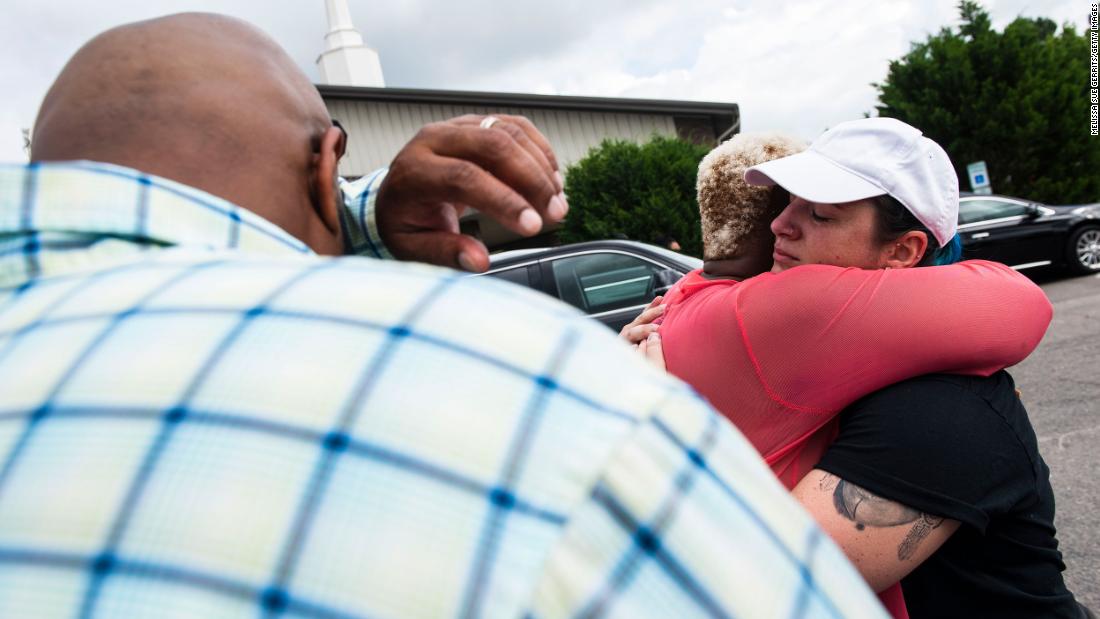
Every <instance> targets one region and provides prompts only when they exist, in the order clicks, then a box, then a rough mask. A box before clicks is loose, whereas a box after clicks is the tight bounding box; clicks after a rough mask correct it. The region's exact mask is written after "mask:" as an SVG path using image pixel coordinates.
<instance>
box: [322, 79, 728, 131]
mask: <svg viewBox="0 0 1100 619" xmlns="http://www.w3.org/2000/svg"><path fill="white" fill-rule="evenodd" d="M317 90H318V91H320V93H321V96H322V97H324V98H325V99H326V100H329V99H351V100H359V101H378V102H393V103H426V104H435V105H441V104H449V105H456V104H457V105H470V106H491V107H522V108H536V109H554V110H575V111H590V112H633V113H641V114H663V115H669V116H689V117H696V118H699V117H707V118H709V119H710V121H711V122H712V123H713V124H714V126H715V127H716V128H721V129H722V130H720V131H719V132H718V133H719V134H724V135H728V134H732V133H735V132H737V131H738V130H739V129H740V125H741V111H740V108H739V107H738V105H737V104H736V103H717V102H706V101H670V100H667V99H626V98H619V97H569V96H561V95H531V94H522V93H510V92H476V91H472V90H430V89H419V88H367V87H358V86H331V85H326V84H320V85H318V86H317ZM731 129H732V131H731Z"/></svg>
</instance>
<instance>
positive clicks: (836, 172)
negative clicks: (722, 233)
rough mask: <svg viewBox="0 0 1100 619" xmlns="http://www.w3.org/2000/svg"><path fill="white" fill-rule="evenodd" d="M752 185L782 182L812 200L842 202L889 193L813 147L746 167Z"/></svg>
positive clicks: (747, 178)
mask: <svg viewBox="0 0 1100 619" xmlns="http://www.w3.org/2000/svg"><path fill="white" fill-rule="evenodd" d="M745 182H746V183H748V184H750V185H779V186H780V187H782V188H783V189H786V190H787V191H789V192H791V194H793V195H796V196H798V197H800V198H803V199H805V200H809V201H810V202H821V203H824V204H841V203H844V202H853V201H855V200H863V199H865V198H871V197H874V196H881V195H882V194H884V193H888V192H887V191H886V190H885V189H883V188H882V187H879V186H878V185H876V184H874V183H872V182H870V181H868V180H866V179H864V178H863V177H861V176H859V175H857V174H854V173H852V172H849V171H848V170H845V169H844V168H842V167H840V166H838V165H837V164H835V163H833V162H832V161H830V160H828V159H826V158H825V157H822V156H821V155H819V154H817V153H815V152H814V151H811V150H806V151H802V152H801V153H798V154H795V155H791V156H789V157H783V158H782V159H773V160H772V161H767V162H764V163H761V164H760V165H755V166H753V167H751V168H749V169H748V170H745Z"/></svg>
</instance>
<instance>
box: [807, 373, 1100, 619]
mask: <svg viewBox="0 0 1100 619" xmlns="http://www.w3.org/2000/svg"><path fill="white" fill-rule="evenodd" d="M818 468H820V469H823V470H825V471H828V472H830V473H832V474H834V475H837V476H838V477H840V478H842V479H844V480H847V481H849V482H851V483H854V484H856V485H859V486H863V487H864V488H866V489H867V490H870V491H871V492H874V493H875V494H877V495H879V496H882V497H885V498H888V499H891V500H893V501H896V502H898V503H902V504H905V505H908V506H910V507H912V508H915V509H918V510H921V511H923V512H925V513H928V514H932V515H937V516H943V517H945V518H950V519H954V520H959V521H961V522H962V525H961V526H960V527H959V529H958V531H956V532H955V534H954V535H952V536H951V537H950V538H949V539H948V540H947V542H945V543H944V545H943V546H941V547H940V549H939V550H937V551H936V552H935V553H934V554H933V555H932V556H931V557H930V558H929V559H928V560H927V561H925V562H924V563H923V564H921V565H920V566H918V567H917V568H916V569H915V570H913V572H912V573H910V574H909V576H907V577H906V578H905V579H903V580H902V590H903V592H904V594H905V602H906V606H907V607H908V609H909V614H910V616H911V617H913V618H914V619H920V618H923V617H967V618H971V617H999V618H1000V617H1029V618H1030V617H1067V618H1073V619H1078V618H1079V617H1080V616H1081V615H1080V610H1079V609H1078V606H1077V604H1076V602H1075V601H1074V599H1073V595H1072V594H1070V592H1069V591H1068V590H1067V589H1066V585H1065V583H1064V581H1063V580H1062V571H1063V570H1064V569H1065V564H1064V563H1062V555H1061V553H1060V552H1059V551H1058V541H1057V539H1056V538H1055V531H1054V493H1053V491H1052V490H1051V487H1050V471H1049V469H1047V466H1046V463H1045V462H1043V459H1042V458H1041V457H1040V456H1039V449H1038V444H1037V441H1036V439H1035V431H1034V430H1033V429H1032V427H1031V422H1030V421H1029V420H1028V417H1027V411H1025V410H1024V407H1023V405H1022V404H1021V403H1020V399H1019V397H1017V395H1016V391H1015V385H1014V384H1013V382H1012V378H1011V377H1010V376H1009V375H1008V373H1007V372H1003V371H1002V372H998V373H996V374H994V375H993V376H991V377H989V378H978V377H966V376H951V375H941V374H935V375H929V376H922V377H920V378H916V379H912V380H909V381H905V382H902V383H898V384H896V385H893V386H891V387H888V388H886V389H883V390H881V391H879V392H877V393H874V394H872V395H870V396H868V397H866V398H864V399H862V400H860V401H859V402H856V403H855V404H853V405H852V406H850V407H849V408H848V409H847V410H845V411H844V413H842V416H841V421H840V436H839V437H838V438H837V440H836V442H835V443H834V444H833V445H832V446H831V447H830V448H829V450H828V451H827V452H826V454H825V456H824V458H823V459H822V461H821V463H820V464H819V465H818Z"/></svg>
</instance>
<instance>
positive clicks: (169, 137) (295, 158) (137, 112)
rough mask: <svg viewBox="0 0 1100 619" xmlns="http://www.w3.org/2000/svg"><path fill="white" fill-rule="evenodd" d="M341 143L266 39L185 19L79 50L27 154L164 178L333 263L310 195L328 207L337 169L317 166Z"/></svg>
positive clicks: (212, 18)
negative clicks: (262, 222)
mask: <svg viewBox="0 0 1100 619" xmlns="http://www.w3.org/2000/svg"><path fill="white" fill-rule="evenodd" d="M338 134H339V130H337V129H334V128H333V127H332V123H331V120H330V119H329V116H328V112H327V110H326V108H325V105H324V103H323V102H322V101H321V98H320V95H319V94H318V93H317V90H316V89H315V88H314V87H313V85H312V84H311V83H310V82H309V80H308V79H307V78H306V76H305V75H304V74H303V73H302V72H301V71H300V70H299V69H298V68H297V66H296V65H295V64H294V62H293V61H292V60H291V59H290V58H289V57H288V56H287V54H286V53H285V52H284V51H283V50H282V49H281V48H280V47H279V46H278V45H277V44H276V43H275V42H274V41H272V40H271V39H270V38H269V37H268V36H267V35H266V34H264V33H263V32H261V31H260V30H258V29H257V28H255V27H253V26H251V25H249V24H247V23H245V22H243V21H240V20H237V19H233V18H229V17H225V16H221V15H213V14H203V13H188V14H181V15H173V16H169V17H163V18H158V19H154V20H149V21H144V22H138V23H134V24H128V25H125V26H121V27H118V28H114V29H112V30H109V31H107V32H104V33H103V34H101V35H99V36H97V37H96V38H94V39H92V40H91V41H89V42H88V43H87V44H86V45H84V47H82V48H81V49H80V50H79V51H77V53H76V54H75V55H74V56H73V57H72V59H71V60H70V61H69V63H68V64H67V65H66V66H65V68H64V69H63V70H62V72H61V75H60V76H58V78H57V81H56V82H54V84H53V86H52V87H51V88H50V90H49V92H48V93H47V94H46V98H45V99H44V101H43V103H42V107H41V109H40V111H39V114H38V119H37V121H36V122H35V132H34V137H33V140H32V147H31V148H32V154H31V155H32V159H34V160H36V161H58V160H74V159H88V160H93V161H102V162H107V163H114V164H118V165H123V166H128V167H132V168H136V169H139V170H142V171H144V172H147V173H150V174H155V175H158V176H163V177H165V178H170V179H172V180H175V181H178V182H181V183H184V184H187V185H191V186H193V187H196V188H199V189H202V190H204V191H207V192H209V193H212V194H214V195H217V196H219V197H222V198H225V199H227V200H229V201H231V202H234V203H236V204H238V205H240V206H242V207H245V208H247V209H249V210H252V211H254V212H256V213H258V214H260V215H261V216H263V217H266V218H267V219H269V220H271V221H273V222H274V223H276V224H277V225H280V226H281V227H283V228H284V229H286V230H287V231H288V232H290V233H291V234H293V235H295V236H297V237H298V238H300V239H301V240H303V241H305V242H306V243H308V244H310V245H311V246H314V249H317V250H319V251H322V250H324V251H326V253H334V252H327V250H328V249H329V247H327V245H329V244H331V243H330V241H331V239H326V238H324V236H325V234H324V231H323V230H320V229H316V228H317V225H318V224H322V225H323V227H325V228H328V229H329V230H328V231H329V232H330V233H331V232H335V233H336V235H337V236H339V226H338V223H337V224H336V226H335V230H332V226H331V225H330V224H331V223H332V222H325V221H324V219H325V216H324V213H319V212H317V211H318V208H326V207H327V206H330V205H318V204H316V201H317V200H318V199H319V198H320V197H321V196H319V195H318V187H317V185H319V184H320V185H327V189H326V188H325V187H322V191H321V192H322V193H327V194H328V197H329V198H333V197H334V196H333V195H332V192H333V191H334V189H333V184H334V181H335V179H334V176H335V168H334V166H333V169H332V170H331V174H328V170H320V171H319V170H318V167H317V165H318V159H319V157H320V158H323V155H324V152H323V150H324V146H325V144H326V143H329V144H332V143H333V142H334V136H335V135H338ZM335 141H336V142H338V144H335V146H336V147H337V150H338V151H342V149H343V143H342V140H338V139H337V140H335ZM339 154H340V152H336V153H335V156H336V157H338V156H339ZM322 167H323V166H322ZM319 173H324V174H322V175H323V176H328V178H320V177H319ZM311 217H313V218H315V219H318V220H317V221H311V220H310V218H311ZM318 244H320V245H326V247H319V246H318Z"/></svg>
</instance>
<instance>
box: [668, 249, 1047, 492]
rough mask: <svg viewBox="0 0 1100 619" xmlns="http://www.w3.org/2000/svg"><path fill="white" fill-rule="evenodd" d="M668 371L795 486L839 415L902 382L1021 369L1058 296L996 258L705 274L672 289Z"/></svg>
mask: <svg viewBox="0 0 1100 619" xmlns="http://www.w3.org/2000/svg"><path fill="white" fill-rule="evenodd" d="M664 302H665V304H666V308H665V313H664V316H663V318H662V322H661V329H660V331H661V342H662V345H663V347H664V357H665V363H666V365H667V368H668V371H669V372H671V373H672V374H674V375H676V376H678V377H679V378H681V379H683V380H684V381H686V382H687V383H688V384H690V385H691V386H693V387H694V388H695V389H696V390H697V391H699V392H700V393H701V394H702V395H703V396H704V397H705V398H706V399H707V400H709V401H710V403H711V404H712V405H714V407H715V408H717V409H718V410H719V411H720V412H721V413H722V414H723V415H725V416H726V417H727V418H729V420H730V421H732V422H733V423H734V424H735V425H736V426H737V427H738V428H739V429H740V430H741V432H743V433H744V434H745V436H746V437H747V438H748V439H749V441H750V442H752V444H753V445H754V446H755V447H756V449H757V450H759V451H760V453H761V454H762V455H763V456H764V459H765V460H766V461H767V463H768V464H769V465H770V466H771V467H772V470H773V471H774V472H775V474H776V475H777V476H778V477H779V479H780V481H781V482H783V484H784V485H785V486H786V487H787V488H793V487H794V486H795V485H796V484H797V483H798V482H799V480H801V479H802V477H803V476H804V475H805V474H806V473H808V472H810V470H811V469H813V467H814V465H816V464H817V462H818V461H819V460H820V458H821V456H822V455H823V454H824V452H825V448H826V447H828V445H829V443H830V442H832V440H833V439H834V438H835V437H836V431H837V421H836V417H837V413H839V412H840V411H841V410H842V409H843V408H844V407H846V406H847V405H849V404H851V403H852V402H854V401H855V400H857V399H859V398H860V397H862V396H864V395H867V394H869V393H871V392H873V391H876V390H878V389H881V388H882V387H885V386H886V385H890V384H893V383H896V382H898V381H900V380H904V379H906V378H910V377H913V376H919V375H921V374H928V373H931V372H948V373H954V374H972V375H983V376H988V375H989V374H992V373H993V372H996V371H997V370H1000V369H1002V368H1005V367H1008V366H1010V365H1014V364H1016V363H1019V362H1020V361H1021V360H1023V359H1024V358H1025V357H1027V356H1028V355H1029V354H1030V353H1031V351H1032V350H1034V349H1035V347H1036V346H1037V345H1038V344H1039V340H1040V339H1042V337H1043V334H1044V333H1045V332H1046V328H1047V325H1048V324H1049V323H1050V319H1051V314H1052V308H1051V305H1050V302H1049V301H1048V300H1047V298H1046V296H1045V295H1044V294H1043V292H1042V290H1040V289H1039V288H1038V287H1037V286H1036V285H1034V284H1033V283H1031V282H1030V281H1029V280H1028V279H1027V278H1026V277H1024V276H1022V275H1020V274H1019V273H1017V272H1015V271H1013V270H1012V269H1009V268H1008V267H1006V266H1004V265H1002V264H998V263H995V262H985V261H980V260H972V261H967V262H961V263H959V264H955V265H951V266H942V267H923V268H913V269H897V270H864V269H855V268H841V267H834V266H825V265H805V266H800V267H796V268H793V269H789V270H787V271H785V272H783V273H778V274H773V273H765V274H763V275H760V276H757V277H754V278H751V279H748V280H745V281H743V282H737V281H734V280H723V279H718V280H710V279H706V278H704V277H703V275H702V272H701V271H693V272H691V273H689V274H687V275H686V276H684V278H683V279H681V280H680V281H679V282H678V283H677V284H676V285H675V286H674V287H673V288H672V290H670V291H669V292H668V294H666V295H665V300H664Z"/></svg>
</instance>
